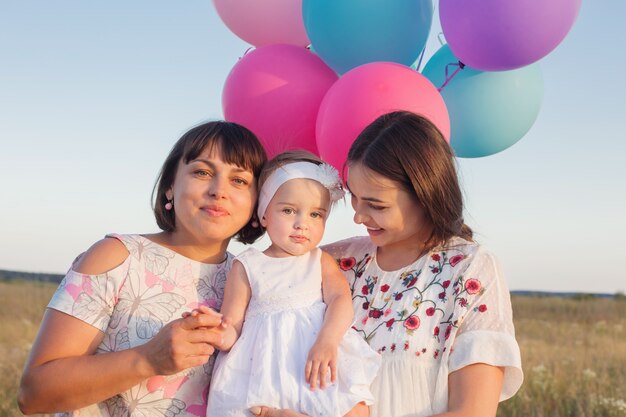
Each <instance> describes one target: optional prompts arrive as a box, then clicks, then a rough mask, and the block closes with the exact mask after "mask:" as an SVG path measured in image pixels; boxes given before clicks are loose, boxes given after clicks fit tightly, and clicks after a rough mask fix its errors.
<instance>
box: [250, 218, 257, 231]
mask: <svg viewBox="0 0 626 417" xmlns="http://www.w3.org/2000/svg"><path fill="white" fill-rule="evenodd" d="M250 226H252V227H254V228H255V229H256V228H257V227H259V222H257V221H256V220H252V223H250Z"/></svg>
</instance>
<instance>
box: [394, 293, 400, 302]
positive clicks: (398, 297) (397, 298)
mask: <svg viewBox="0 0 626 417" xmlns="http://www.w3.org/2000/svg"><path fill="white" fill-rule="evenodd" d="M394 298H395V299H396V301H398V300H400V299H401V298H402V293H401V292H399V293H396V295H395V296H394Z"/></svg>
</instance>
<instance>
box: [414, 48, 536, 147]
mask: <svg viewBox="0 0 626 417" xmlns="http://www.w3.org/2000/svg"><path fill="white" fill-rule="evenodd" d="M449 64H451V65H449ZM455 64H457V65H455ZM446 66H447V67H448V75H449V76H450V75H452V74H453V73H454V71H456V70H457V69H458V68H459V66H458V60H457V58H456V57H455V56H454V54H453V53H452V51H451V50H450V48H449V47H448V45H444V46H442V47H441V48H440V49H439V50H438V51H437V53H435V55H433V56H432V58H430V60H429V61H428V63H427V64H426V66H425V67H424V71H423V72H422V74H423V75H424V76H425V77H426V78H428V79H429V80H430V81H431V82H432V83H433V84H434V85H435V86H436V87H437V88H441V87H442V86H443V85H444V83H445V81H446ZM441 95H442V96H443V100H444V102H445V103H446V106H447V107H448V113H449V114H450V144H451V145H452V148H453V149H454V152H455V153H456V154H457V156H460V157H464V158H479V157H483V156H488V155H493V154H495V153H498V152H500V151H503V150H505V149H506V148H508V147H510V146H512V145H513V144H515V143H516V142H517V141H519V140H520V139H521V138H522V137H523V136H524V135H525V134H526V133H527V132H528V131H529V130H530V128H531V127H532V125H533V124H534V123H535V120H536V119H537V115H538V114H539V109H540V107H541V101H542V99H543V77H542V75H541V70H540V69H539V66H538V65H537V64H533V65H529V66H526V67H523V68H519V69H516V70H513V71H498V72H483V71H478V70H475V69H472V68H470V67H468V66H465V67H464V68H463V69H460V70H459V71H458V72H457V73H456V75H455V76H454V77H453V78H452V79H451V80H450V81H449V82H448V84H446V85H445V86H443V88H442V89H441Z"/></svg>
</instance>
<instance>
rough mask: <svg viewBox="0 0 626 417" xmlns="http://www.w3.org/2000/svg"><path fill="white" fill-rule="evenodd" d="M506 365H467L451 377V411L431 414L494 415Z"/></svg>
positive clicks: (441, 416)
mask: <svg viewBox="0 0 626 417" xmlns="http://www.w3.org/2000/svg"><path fill="white" fill-rule="evenodd" d="M503 380H504V369H503V368H500V367H496V366H491V365H487V364H484V363H475V364H472V365H468V366H466V367H464V368H461V369H459V370H458V371H455V372H452V373H451V374H450V376H449V377H448V410H449V411H448V412H446V413H442V414H437V415H435V416H432V417H495V415H496V411H497V410H498V401H499V398H500V391H501V390H502V382H503Z"/></svg>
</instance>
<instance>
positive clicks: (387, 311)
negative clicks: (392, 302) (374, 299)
mask: <svg viewBox="0 0 626 417" xmlns="http://www.w3.org/2000/svg"><path fill="white" fill-rule="evenodd" d="M390 314H391V309H390V308H388V309H386V310H385V312H384V313H383V316H385V317H387V316H388V315H390Z"/></svg>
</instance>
